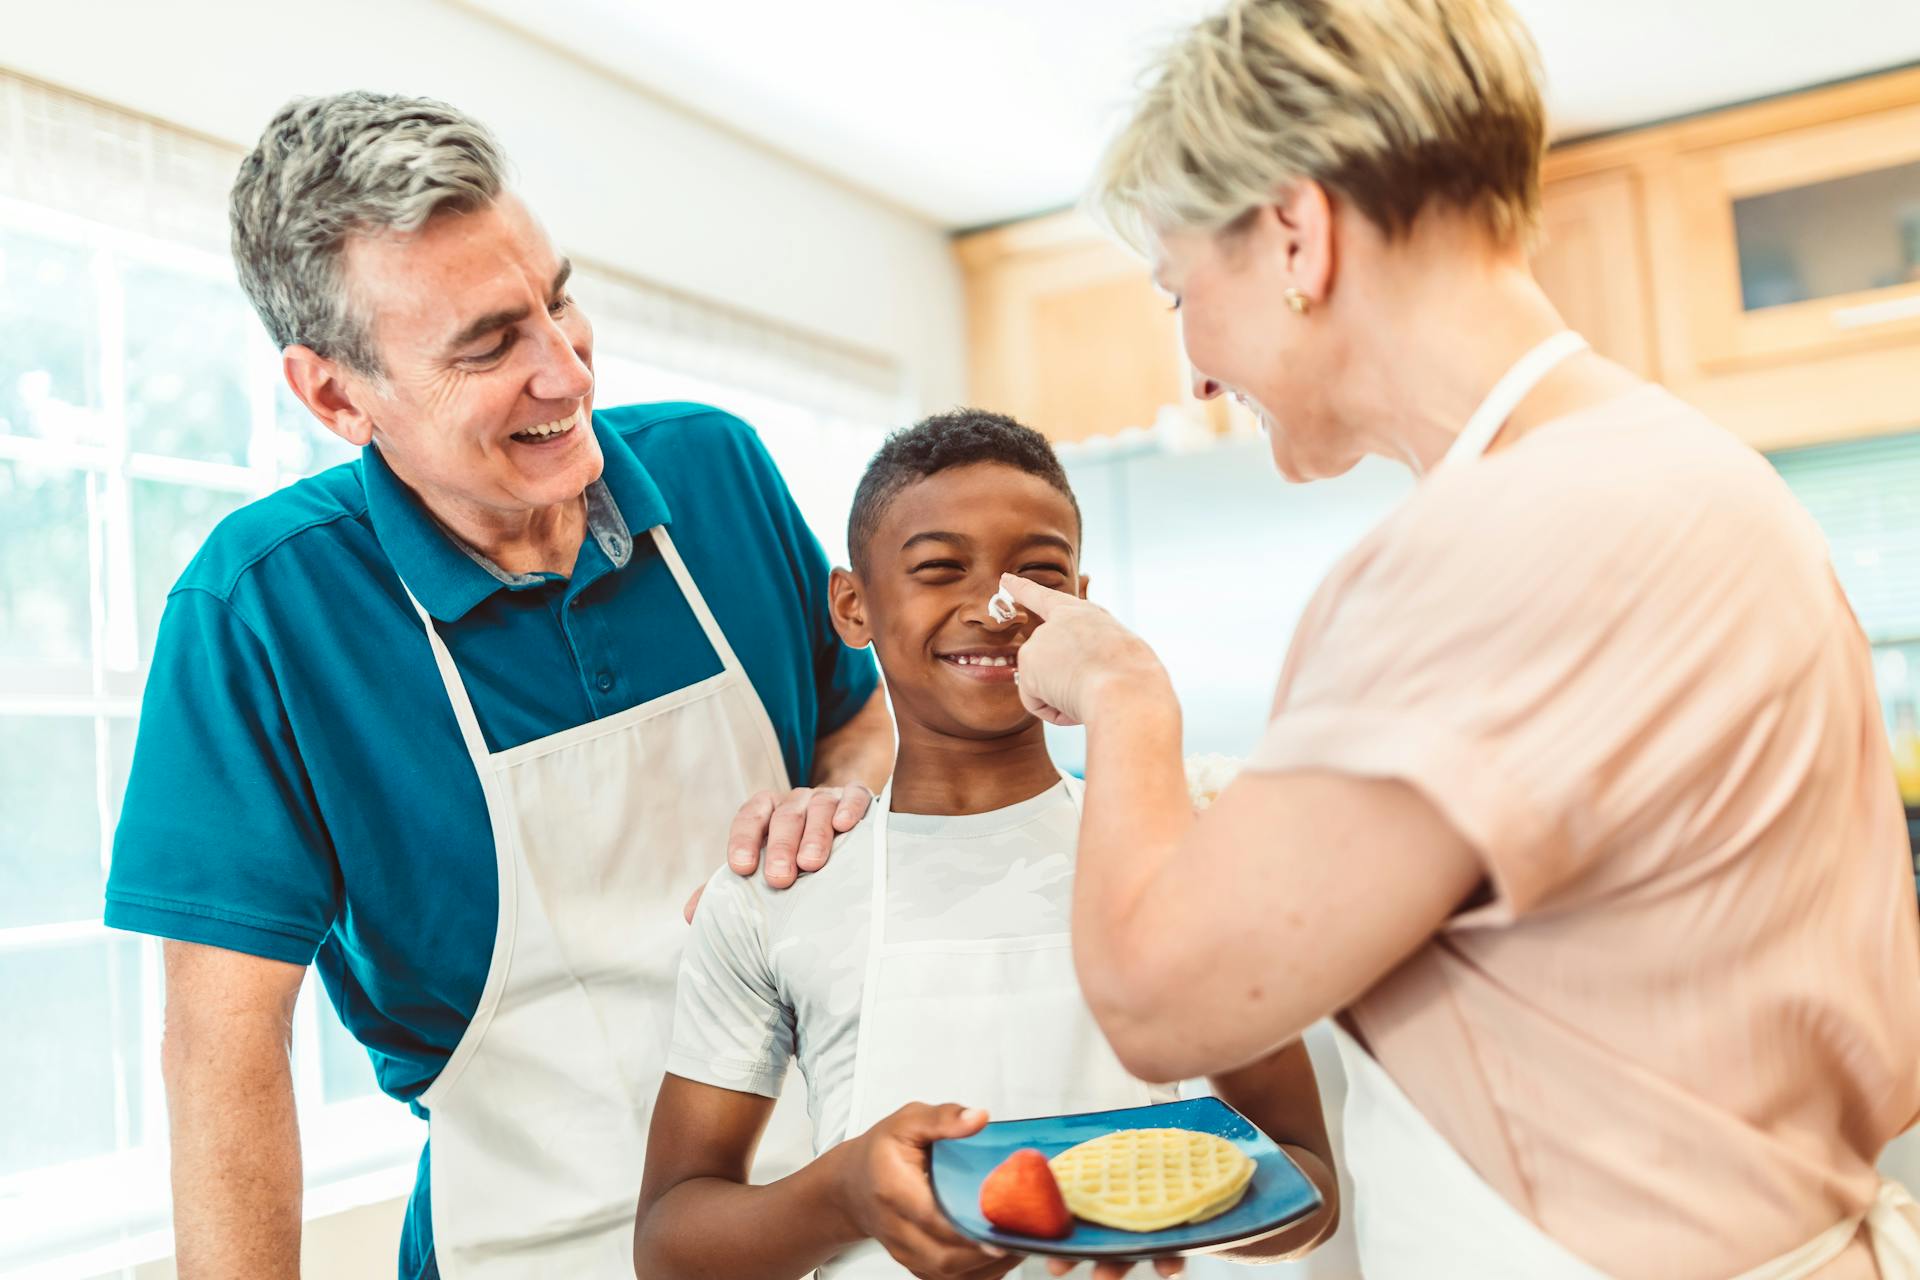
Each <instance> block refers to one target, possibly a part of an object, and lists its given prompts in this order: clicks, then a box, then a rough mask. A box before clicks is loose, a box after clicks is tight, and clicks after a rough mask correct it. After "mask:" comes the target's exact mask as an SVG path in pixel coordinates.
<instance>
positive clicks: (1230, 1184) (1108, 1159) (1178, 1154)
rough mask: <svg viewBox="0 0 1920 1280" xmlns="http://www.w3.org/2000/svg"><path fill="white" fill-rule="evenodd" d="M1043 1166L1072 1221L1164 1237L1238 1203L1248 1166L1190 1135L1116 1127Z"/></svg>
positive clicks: (1220, 1143)
mask: <svg viewBox="0 0 1920 1280" xmlns="http://www.w3.org/2000/svg"><path fill="white" fill-rule="evenodd" d="M1048 1163H1049V1164H1050V1165H1051V1166H1052V1168H1053V1176H1054V1179H1055V1180H1056V1181H1058V1182H1059V1184H1060V1194H1061V1196H1062V1197H1063V1198H1065V1200H1066V1202H1067V1208H1068V1209H1069V1210H1071V1211H1072V1212H1073V1214H1074V1216H1075V1217H1080V1218H1085V1219H1086V1220H1087V1221H1088V1222H1096V1223H1098V1224H1100V1225H1101V1226H1103V1227H1114V1228H1117V1229H1118V1230H1121V1231H1164V1230H1165V1229H1166V1228H1168V1227H1177V1226H1181V1225H1183V1224H1185V1223H1189V1222H1205V1221H1206V1220H1207V1219H1209V1218H1217V1217H1219V1216H1220V1215H1221V1214H1223V1213H1225V1212H1226V1211H1227V1210H1229V1209H1231V1208H1233V1206H1234V1205H1236V1204H1238V1203H1239V1202H1240V1197H1241V1196H1242V1195H1244V1194H1246V1190H1247V1184H1248V1183H1249V1182H1251V1181H1252V1180H1253V1160H1252V1159H1251V1158H1249V1157H1248V1156H1247V1155H1246V1153H1245V1152H1243V1151H1241V1150H1240V1148H1238V1147H1236V1146H1234V1145H1233V1144H1232V1143H1231V1142H1228V1141H1227V1140H1226V1139H1225V1138H1219V1137H1215V1136H1214V1135H1213V1134H1210V1133H1195V1132H1194V1131H1193V1130H1191V1129H1122V1130H1120V1131H1119V1132H1117V1133H1109V1134H1106V1135H1105V1136H1103V1137H1099V1138H1094V1139H1092V1140H1091V1141H1088V1142H1083V1143H1081V1144H1080V1145H1079V1146H1077V1147H1069V1148H1067V1149H1066V1150H1065V1151H1062V1152H1061V1153H1060V1154H1059V1155H1057V1156H1055V1157H1054V1158H1053V1159H1052V1160H1050V1161H1048Z"/></svg>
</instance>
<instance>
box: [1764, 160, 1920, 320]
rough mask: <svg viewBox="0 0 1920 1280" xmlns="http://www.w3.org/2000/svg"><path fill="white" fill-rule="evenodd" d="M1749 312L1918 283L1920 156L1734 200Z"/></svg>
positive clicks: (1919, 281)
mask: <svg viewBox="0 0 1920 1280" xmlns="http://www.w3.org/2000/svg"><path fill="white" fill-rule="evenodd" d="M1733 222H1734V232H1735V239H1736V244H1737V247H1738V252H1739V255H1740V292H1741V298H1742V302H1743V304H1744V305H1745V307H1746V309H1747V310H1748V311H1758V310H1760V309H1762V308H1765V307H1779V306H1785V305H1787V304H1789V303H1794V302H1807V301H1810V300H1812V299H1815V298H1831V297H1836V296H1838V295H1841V294H1848V293H1863V292H1866V291H1868V290H1872V289H1888V288H1892V287H1894V286H1897V285H1903V284H1913V283H1920V161H1916V162H1914V163H1911V164H1903V165H1896V166H1894V167H1892V168H1887V169H1875V170H1872V171H1870V172H1867V173H1859V174H1854V175H1852V176H1850V177H1845V178H1835V179H1832V180H1830V181H1827V182H1815V183H1811V184H1809V185H1807V186H1803V187H1789V188H1787V189H1786V190H1784V191H1770V192H1767V193H1765V194H1763V195H1756V196H1748V197H1746V198H1745V199H1741V200H1735V201H1734V202H1733Z"/></svg>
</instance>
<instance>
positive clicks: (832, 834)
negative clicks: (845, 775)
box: [686, 782, 873, 924]
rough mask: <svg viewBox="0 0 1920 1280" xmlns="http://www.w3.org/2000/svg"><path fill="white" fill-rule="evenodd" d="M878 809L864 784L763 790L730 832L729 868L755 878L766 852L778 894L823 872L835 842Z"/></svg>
mask: <svg viewBox="0 0 1920 1280" xmlns="http://www.w3.org/2000/svg"><path fill="white" fill-rule="evenodd" d="M872 804H873V791H872V789H871V788H869V787H867V786H866V785H865V784H864V783H859V782H855V783H851V784H849V785H847V786H844V787H795V788H794V789H793V790H791V791H789V792H787V794H786V795H785V796H784V797H782V796H780V795H778V794H777V793H775V792H772V791H762V792H759V793H758V794H756V795H754V796H752V797H750V798H749V799H748V800H747V802H746V803H745V804H743V805H741V806H740V812H739V813H737V814H735V815H734V819H733V827H732V829H731V830H730V831H728V833H727V866H729V867H730V868H732V869H733V871H734V872H735V873H736V874H738V875H743V876H750V875H752V874H753V873H754V872H755V871H757V870H759V868H760V860H761V854H762V852H763V851H764V853H765V855H766V864H767V883H768V884H770V885H772V886H773V887H774V888H776V889H785V888H789V887H791V886H792V884H793V882H794V881H795V880H797V879H799V878H800V872H803V871H818V870H819V869H820V868H822V867H824V866H826V865H827V859H828V858H830V857H832V856H833V842H834V840H835V838H836V837H838V836H842V835H845V834H846V833H847V832H849V831H851V830H853V829H854V828H855V827H857V826H859V825H860V819H862V818H864V817H866V816H867V809H868V808H869V807H871V806H872ZM705 889H706V886H705V885H702V886H701V887H700V888H698V889H695V890H694V891H693V896H692V897H691V898H688V899H687V906H686V916H687V922H688V923H689V924H691V923H692V922H693V912H694V908H695V907H697V906H698V905H699V903H700V895H701V893H703V892H704V891H705Z"/></svg>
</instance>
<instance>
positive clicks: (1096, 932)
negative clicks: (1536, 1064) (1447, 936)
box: [1005, 577, 1486, 1080]
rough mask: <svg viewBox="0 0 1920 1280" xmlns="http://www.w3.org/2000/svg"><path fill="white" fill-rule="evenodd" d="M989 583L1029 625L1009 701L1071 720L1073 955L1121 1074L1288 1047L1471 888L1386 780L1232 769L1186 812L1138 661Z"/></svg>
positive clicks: (1241, 1059)
mask: <svg viewBox="0 0 1920 1280" xmlns="http://www.w3.org/2000/svg"><path fill="white" fill-rule="evenodd" d="M1005 585H1006V586H1007V589H1008V590H1009V591H1010V592H1011V593H1012V594H1013V595H1014V597H1015V599H1016V600H1018V601H1019V603H1020V605H1021V607H1022V608H1025V609H1028V610H1030V611H1031V612H1033V613H1035V614H1038V615H1040V616H1042V617H1044V618H1045V620H1046V622H1045V625H1044V626H1041V627H1039V628H1038V629H1036V630H1035V632H1034V634H1033V637H1032V638H1031V639H1030V640H1028V642H1027V643H1026V645H1025V646H1024V647H1023V648H1022V649H1021V651H1020V694H1021V698H1022V699H1023V700H1024V701H1025V702H1026V703H1027V705H1028V706H1029V707H1031V708H1032V709H1033V710H1034V711H1035V712H1036V713H1037V714H1040V715H1042V716H1045V717H1046V718H1048V719H1050V720H1053V721H1054V722H1056V723H1075V722H1078V723H1084V724H1085V725H1086V726H1087V770H1086V771H1087V791H1086V802H1085V814H1084V816H1083V817H1082V820H1081V826H1080V847H1079V860H1078V869H1077V871H1076V873H1075V877H1074V900H1073V945H1074V960H1075V964H1076V967H1077V969H1078V971H1079V975H1080V982H1081V985H1082V988H1083V990H1084V991H1085V993H1086V997H1087V1003H1088V1005H1089V1006H1090V1007H1091V1008H1092V1010H1093V1013H1094V1017H1095V1018H1096V1019H1098V1020H1099V1023H1100V1027H1101V1030H1103V1031H1104V1032H1105V1033H1106V1035H1107V1038H1108V1040H1109V1041H1110V1042H1111V1043H1112V1044H1113V1047H1114V1051H1115V1052H1116V1053H1117V1054H1118V1055H1119V1056H1120V1060H1121V1061H1122V1062H1123V1063H1124V1064H1125V1065H1126V1066H1127V1068H1128V1069H1129V1070H1131V1071H1132V1072H1134V1073H1135V1074H1136V1075H1139V1076H1141V1077H1142V1078H1144V1079H1148V1080H1179V1079H1186V1078H1189V1077H1192V1076H1198V1075H1210V1074H1218V1073H1220V1072H1223V1071H1231V1070H1234V1069H1237V1068H1239V1067H1242V1066H1244V1065H1246V1064H1247V1063H1250V1062H1253V1061H1255V1060H1257V1059H1259V1058H1261V1057H1263V1056H1264V1055H1266V1054H1268V1053H1270V1052H1272V1051H1273V1050H1274V1049H1275V1048H1276V1047H1278V1046H1280V1045H1283V1044H1286V1043H1287V1042H1288V1041H1290V1040H1294V1039H1297V1038H1298V1037H1299V1035H1300V1034H1301V1033H1302V1032H1303V1031H1304V1030H1305V1029H1306V1028H1307V1027H1308V1026H1310V1025H1312V1024H1313V1023H1314V1022H1317V1021H1319V1020H1320V1019H1321V1018H1323V1017H1326V1016H1327V1015H1328V1014H1330V1013H1333V1012H1334V1011H1336V1010H1338V1009H1341V1008H1344V1007H1345V1006H1346V1005H1348V1004H1350V1003H1352V1001H1353V1000H1354V999H1355V998H1356V997H1358V996H1359V995H1360V994H1361V993H1363V992H1364V991H1365V990H1366V989H1367V988H1368V987H1370V986H1372V985H1373V983H1374V982H1376V981H1377V980H1378V979H1379V978H1380V977H1381V976H1383V975H1384V974H1386V973H1387V972H1388V971H1389V970H1390V969H1392V968H1393V967H1394V966H1395V965H1396V964H1398V963H1399V962H1400V961H1401V960H1403V959H1404V958H1405V957H1406V956H1407V955H1409V954H1410V953H1411V952H1412V951H1413V950H1414V949H1415V948H1417V947H1419V946H1420V945H1421V944H1422V943H1424V942H1425V941H1426V940H1427V939H1428V938H1430V937H1432V936H1433V934H1434V933H1435V932H1436V931H1437V930H1439V929H1440V928H1441V926H1442V925H1443V924H1445V922H1446V920H1447V919H1448V917H1449V916H1451V915H1452V914H1453V913H1454V911H1455V910H1456V909H1457V908H1458V907H1459V905H1460V904H1461V902H1462V901H1464V900H1465V899H1466V898H1467V897H1468V896H1469V895H1470V894H1472V892H1473V891H1474V889H1475V888H1476V887H1477V886H1478V885H1479V884H1480V882H1481V880H1482V879H1483V878H1484V876H1485V874H1486V873H1485V869H1484V867H1483V866H1482V864H1481V862H1480V859H1479V858H1478V856H1477V855H1476V854H1475V852H1474V850H1473V848H1472V847H1471V846H1470V845H1468V844H1467V842H1466V841H1465V840H1464V839H1463V838H1462V837H1461V836H1460V835H1459V833H1458V832H1456V831H1455V830H1454V829H1453V828H1452V826H1450V825H1449V824H1448V822H1447V820H1446V819H1445V818H1444V817H1443V816H1442V815H1441V814H1440V812H1439V810H1438V809H1436V808H1435V807H1434V806H1433V804H1432V803H1431V802H1429V801H1428V800H1427V799H1426V798H1425V797H1424V796H1422V795H1421V794H1420V793H1419V792H1418V791H1416V790H1414V789H1413V788H1412V787H1410V786H1407V785H1406V784H1404V783H1400V782H1394V781H1385V780H1378V779H1369V778H1359V777H1350V776H1346V775H1340V774H1332V773H1306V772H1294V773H1257V772H1248V773H1244V774H1242V775H1241V776H1240V777H1239V778H1238V779H1236V780H1235V781H1234V782H1233V784H1232V785H1230V786H1229V787H1228V788H1227V789H1226V790H1225V791H1224V792H1222V793H1221V795H1220V797H1219V799H1218V800H1217V801H1216V802H1215V803H1214V805H1213V807H1212V808H1210V809H1208V810H1207V811H1206V813H1204V814H1202V815H1200V816H1199V817H1198V818H1196V817H1195V816H1194V814H1193V811H1192V808H1191V804H1190V802H1189V799H1188V795H1187V786H1186V775H1185V770H1184V768H1183V766H1182V763H1181V740H1180V734H1181V718H1180V705H1179V702H1178V701H1177V700H1176V699H1175V697H1174V694H1173V687H1172V685H1171V683H1170V682H1169V681H1168V679H1167V675H1166V671H1165V670H1164V669H1163V668H1162V667H1161V666H1160V663H1159V660H1158V659H1157V658H1155V657H1154V655H1153V652H1152V650H1151V649H1149V648H1148V647H1147V646H1146V645H1145V644H1144V643H1143V642H1142V641H1141V640H1140V639H1139V638H1138V637H1136V636H1134V635H1133V634H1132V633H1131V632H1129V631H1127V629H1126V628H1125V627H1122V626H1121V625H1120V624H1119V623H1118V622H1116V621H1115V620H1114V619H1113V618H1112V617H1111V616H1110V615H1109V614H1107V612H1106V611H1105V610H1103V609H1101V608H1099V607H1098V606H1097V605H1093V604H1089V603H1088V602H1086V601H1084V600H1080V599H1077V598H1075V597H1072V596H1067V595H1064V594H1062V593H1060V592H1055V591H1049V590H1048V589H1047V588H1045V587H1041V586H1038V585H1036V584H1034V583H1031V582H1028V581H1026V580H1025V579H1021V578H1013V577H1009V578H1007V579H1005Z"/></svg>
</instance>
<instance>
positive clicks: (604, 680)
mask: <svg viewBox="0 0 1920 1280" xmlns="http://www.w3.org/2000/svg"><path fill="white" fill-rule="evenodd" d="M593 683H594V684H595V685H596V686H597V687H598V688H599V690H600V692H602V693H605V692H606V691H607V690H609V689H611V688H613V677H612V676H611V675H609V674H608V673H607V672H605V671H602V672H601V673H600V674H599V675H597V676H595V677H594V678H593Z"/></svg>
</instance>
